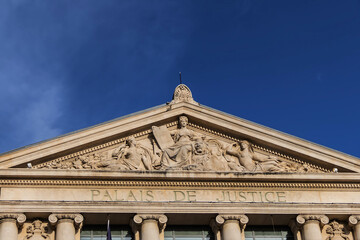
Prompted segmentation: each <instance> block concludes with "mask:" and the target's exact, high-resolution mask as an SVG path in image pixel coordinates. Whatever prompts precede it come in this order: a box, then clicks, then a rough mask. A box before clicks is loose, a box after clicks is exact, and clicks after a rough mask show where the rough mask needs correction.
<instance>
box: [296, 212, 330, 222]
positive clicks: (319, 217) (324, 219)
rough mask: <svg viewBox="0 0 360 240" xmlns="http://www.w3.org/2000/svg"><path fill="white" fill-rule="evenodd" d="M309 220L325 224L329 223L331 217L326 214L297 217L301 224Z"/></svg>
mask: <svg viewBox="0 0 360 240" xmlns="http://www.w3.org/2000/svg"><path fill="white" fill-rule="evenodd" d="M307 221H319V223H320V224H321V225H325V224H328V223H329V218H328V217H327V216H325V215H310V214H309V215H306V214H302V215H298V216H297V217H296V222H297V223H298V224H300V225H303V224H305V223H306V222H307Z"/></svg>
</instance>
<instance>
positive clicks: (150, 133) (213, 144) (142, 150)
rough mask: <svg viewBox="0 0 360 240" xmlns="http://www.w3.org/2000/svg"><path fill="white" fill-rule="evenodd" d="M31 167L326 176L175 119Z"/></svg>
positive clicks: (308, 166) (309, 166)
mask: <svg viewBox="0 0 360 240" xmlns="http://www.w3.org/2000/svg"><path fill="white" fill-rule="evenodd" d="M34 168H36V169H46V168H47V169H92V170H97V169H98V170H111V171H129V170H138V171H169V170H170V171H171V170H181V171H216V172H239V173H249V172H251V173H264V172H279V173H304V172H312V173H314V172H326V169H323V168H321V167H318V166H315V165H312V164H308V163H305V162H303V161H301V160H298V159H294V158H291V157H289V156H286V155H283V154H279V153H277V152H272V153H271V152H270V151H269V150H267V149H265V148H261V147H259V146H256V145H254V144H252V143H251V142H249V141H247V140H241V139H235V138H232V137H230V136H227V135H224V134H222V133H218V132H215V131H211V130H208V129H206V128H204V127H201V126H198V125H195V124H192V123H189V120H188V118H187V117H186V116H185V115H181V116H180V117H179V119H178V121H174V122H171V123H169V124H166V125H162V126H152V128H151V129H148V130H147V131H143V132H141V133H138V134H135V135H131V136H128V137H125V138H122V139H118V140H115V141H112V142H108V143H105V144H102V145H100V146H96V147H94V148H92V149H86V150H84V151H80V152H78V153H76V154H72V155H70V156H67V157H62V158H58V159H54V160H52V161H49V162H45V163H42V164H39V165H35V166H34Z"/></svg>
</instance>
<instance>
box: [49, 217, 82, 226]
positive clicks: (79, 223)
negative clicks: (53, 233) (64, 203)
mask: <svg viewBox="0 0 360 240" xmlns="http://www.w3.org/2000/svg"><path fill="white" fill-rule="evenodd" d="M63 219H66V220H72V221H74V225H75V227H76V228H81V226H82V223H83V221H84V217H83V215H81V214H79V213H53V214H50V216H49V222H50V224H51V225H52V226H55V225H56V224H57V223H58V221H59V220H63Z"/></svg>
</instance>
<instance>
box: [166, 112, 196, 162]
mask: <svg viewBox="0 0 360 240" xmlns="http://www.w3.org/2000/svg"><path fill="white" fill-rule="evenodd" d="M187 125H188V118H187V117H186V116H180V117H179V126H180V129H176V130H173V131H171V132H170V134H171V136H172V137H173V140H174V144H173V145H171V146H169V147H167V148H164V149H163V155H162V164H163V166H164V167H165V168H181V167H183V166H185V165H191V164H192V161H191V159H192V155H193V151H194V146H193V144H194V141H193V140H194V137H195V133H194V132H193V131H192V130H190V129H188V128H187Z"/></svg>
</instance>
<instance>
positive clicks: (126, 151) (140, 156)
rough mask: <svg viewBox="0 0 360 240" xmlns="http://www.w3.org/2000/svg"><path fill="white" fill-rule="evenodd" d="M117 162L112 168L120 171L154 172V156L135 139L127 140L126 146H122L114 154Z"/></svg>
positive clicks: (111, 165)
mask: <svg viewBox="0 0 360 240" xmlns="http://www.w3.org/2000/svg"><path fill="white" fill-rule="evenodd" d="M112 156H113V158H115V159H116V161H115V162H113V163H111V164H110V166H109V167H110V168H116V169H118V170H152V154H151V152H150V151H149V150H148V149H146V148H145V147H143V146H141V145H140V144H138V143H137V142H136V140H135V138H134V137H130V138H129V139H127V140H126V142H125V146H120V147H119V148H117V149H115V150H114V152H113V153H112Z"/></svg>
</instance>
